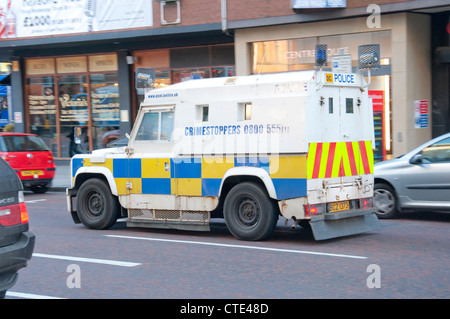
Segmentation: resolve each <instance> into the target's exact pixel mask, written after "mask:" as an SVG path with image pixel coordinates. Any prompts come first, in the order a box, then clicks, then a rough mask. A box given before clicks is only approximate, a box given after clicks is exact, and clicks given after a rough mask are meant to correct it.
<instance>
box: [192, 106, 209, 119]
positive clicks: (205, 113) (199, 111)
mask: <svg viewBox="0 0 450 319" xmlns="http://www.w3.org/2000/svg"><path fill="white" fill-rule="evenodd" d="M195 112H196V115H195V118H196V120H197V121H199V122H208V121H209V105H196V106H195Z"/></svg>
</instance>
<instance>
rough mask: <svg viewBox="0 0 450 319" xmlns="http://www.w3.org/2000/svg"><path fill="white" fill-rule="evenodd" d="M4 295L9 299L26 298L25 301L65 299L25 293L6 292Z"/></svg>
mask: <svg viewBox="0 0 450 319" xmlns="http://www.w3.org/2000/svg"><path fill="white" fill-rule="evenodd" d="M6 295H7V296H9V297H17V298H27V299H65V298H60V297H51V296H44V295H35V294H27V293H23V292H14V291H7V292H6Z"/></svg>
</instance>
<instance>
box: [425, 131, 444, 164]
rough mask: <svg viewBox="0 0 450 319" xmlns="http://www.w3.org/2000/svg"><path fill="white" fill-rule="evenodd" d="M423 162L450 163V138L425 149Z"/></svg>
mask: <svg viewBox="0 0 450 319" xmlns="http://www.w3.org/2000/svg"><path fill="white" fill-rule="evenodd" d="M422 160H423V161H424V162H425V163H440V162H450V137H448V138H445V139H443V140H440V141H439V142H436V143H434V144H432V145H430V146H428V147H426V148H424V149H423V150H422Z"/></svg>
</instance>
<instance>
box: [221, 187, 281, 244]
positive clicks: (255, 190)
mask: <svg viewBox="0 0 450 319" xmlns="http://www.w3.org/2000/svg"><path fill="white" fill-rule="evenodd" d="M224 218H225V223H226V225H227V227H228V229H229V231H230V232H231V233H232V234H233V235H234V236H235V237H236V238H238V239H242V240H264V239H266V238H267V237H269V235H270V234H271V233H272V231H273V229H274V228H275V226H276V223H277V219H278V215H277V214H276V210H275V205H274V203H273V202H272V201H271V200H270V198H269V196H268V195H267V193H266V192H265V190H264V189H263V188H262V187H260V186H259V185H257V184H254V183H241V184H238V185H236V186H234V187H233V188H232V189H231V190H230V192H229V193H228V195H227V197H226V198H225V204H224Z"/></svg>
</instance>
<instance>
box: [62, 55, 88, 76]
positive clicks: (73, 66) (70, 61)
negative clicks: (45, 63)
mask: <svg viewBox="0 0 450 319" xmlns="http://www.w3.org/2000/svg"><path fill="white" fill-rule="evenodd" d="M56 70H57V72H58V73H78V72H87V61H86V57H85V56H78V57H67V58H56Z"/></svg>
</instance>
